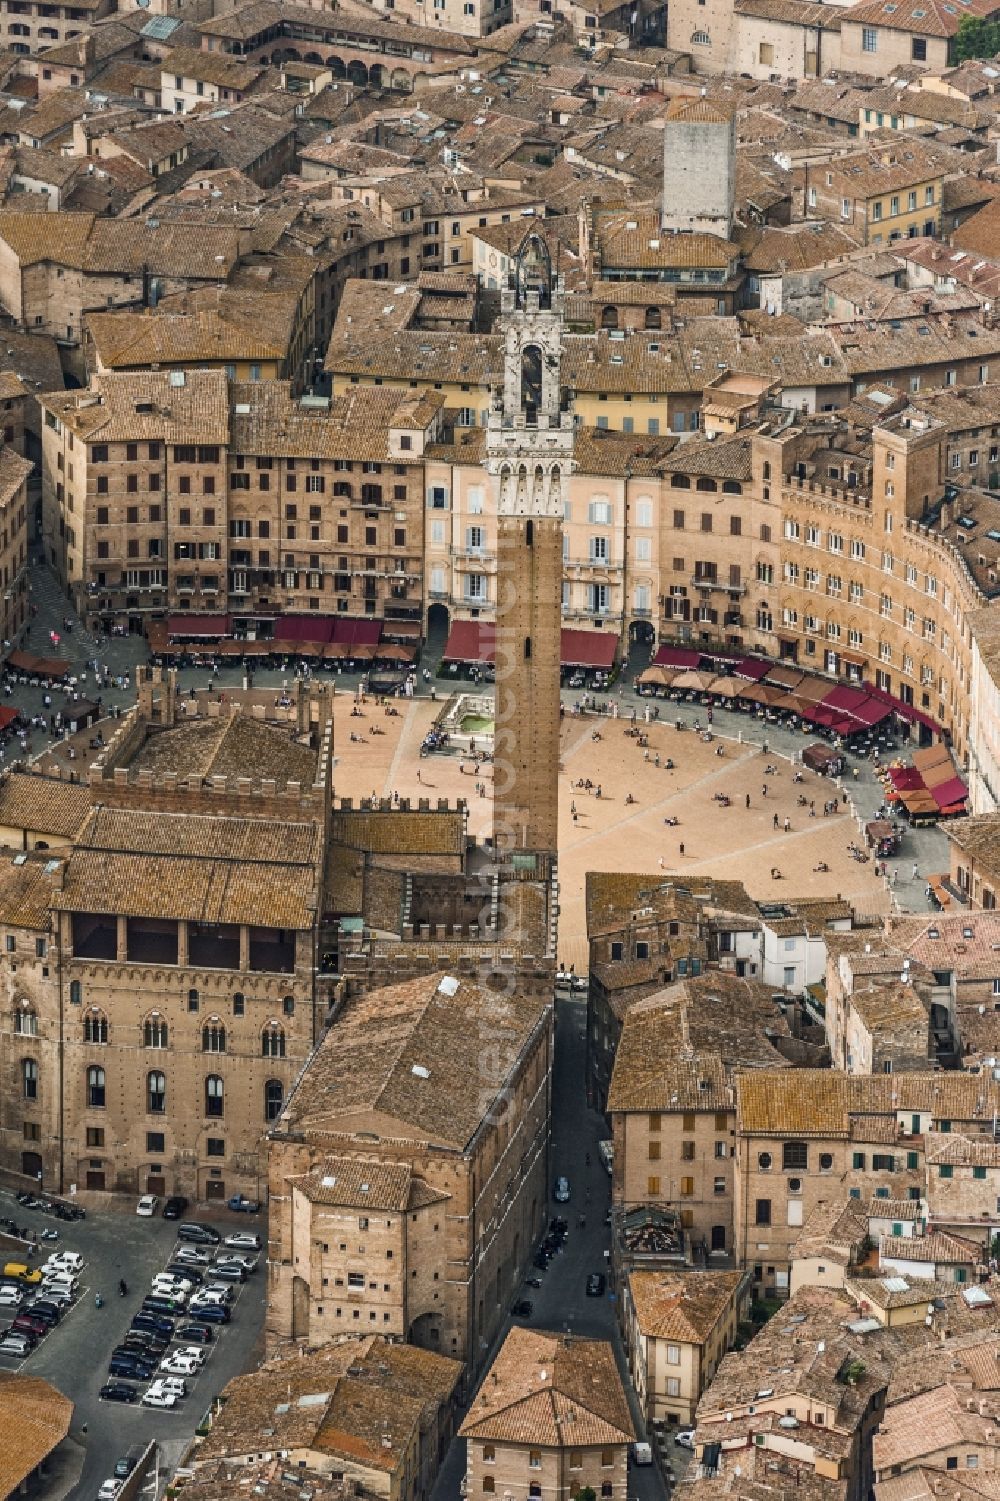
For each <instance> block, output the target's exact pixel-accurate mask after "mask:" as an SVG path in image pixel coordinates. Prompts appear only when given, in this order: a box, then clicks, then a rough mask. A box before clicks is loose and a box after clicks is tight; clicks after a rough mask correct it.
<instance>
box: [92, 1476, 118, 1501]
mask: <svg viewBox="0 0 1000 1501" xmlns="http://www.w3.org/2000/svg"><path fill="white" fill-rule="evenodd" d="M121 1488H122V1483H121V1481H120V1480H105V1481H104V1483H103V1485H102V1486H101V1488H100V1490H99V1491H98V1492H97V1501H114V1498H115V1496H117V1494H118V1492H119V1491H120V1490H121Z"/></svg>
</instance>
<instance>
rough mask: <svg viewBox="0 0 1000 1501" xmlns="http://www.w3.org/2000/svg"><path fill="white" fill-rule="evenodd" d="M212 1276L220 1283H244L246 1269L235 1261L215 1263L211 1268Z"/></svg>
mask: <svg viewBox="0 0 1000 1501" xmlns="http://www.w3.org/2000/svg"><path fill="white" fill-rule="evenodd" d="M212 1276H213V1277H216V1278H218V1279H219V1280H220V1281H222V1282H245V1281H246V1280H247V1273H246V1267H242V1266H240V1264H239V1263H238V1262H235V1261H217V1262H216V1263H215V1266H213V1268H212Z"/></svg>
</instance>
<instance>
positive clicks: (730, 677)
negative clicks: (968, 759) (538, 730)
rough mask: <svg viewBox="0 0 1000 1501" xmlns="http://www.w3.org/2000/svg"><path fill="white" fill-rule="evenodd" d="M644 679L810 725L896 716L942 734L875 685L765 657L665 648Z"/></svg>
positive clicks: (850, 730)
mask: <svg viewBox="0 0 1000 1501" xmlns="http://www.w3.org/2000/svg"><path fill="white" fill-rule="evenodd" d="M722 668H724V669H725V670H724V671H722V670H721V669H722ZM639 683H640V685H642V686H645V687H653V688H655V687H671V688H675V689H677V688H679V689H681V690H682V691H683V690H692V689H699V690H700V691H702V692H705V693H708V694H710V695H715V696H717V697H725V698H740V699H749V700H750V701H751V702H756V703H758V704H760V705H762V706H764V707H765V708H775V709H784V710H787V711H788V712H790V713H794V714H797V715H798V716H799V718H801V719H804V720H806V722H807V723H810V724H816V725H819V726H821V727H823V728H825V729H832V730H834V731H835V732H836V733H837V734H841V735H854V734H858V733H859V732H860V731H863V730H870V729H874V728H875V727H876V726H877V725H880V724H882V723H883V722H884V721H885V720H887V719H889V718H891V716H892V715H894V714H895V715H898V716H899V717H900V718H902V719H904V720H906V721H907V723H909V724H917V725H921V726H923V728H924V729H926V730H928V731H930V733H931V734H933V735H935V736H938V737H940V735H941V727H940V726H939V725H938V723H937V722H936V721H935V720H934V719H932V718H931V716H930V715H929V714H925V713H924V712H923V711H922V710H921V709H917V708H915V707H914V705H912V704H908V703H906V702H905V701H904V700H902V699H899V698H894V697H893V695H892V694H891V693H886V692H885V691H884V690H883V689H881V688H875V687H874V686H873V685H872V684H870V683H862V684H860V685H854V684H847V683H831V682H830V681H829V679H827V678H821V677H817V676H815V675H813V674H811V673H808V672H803V671H802V669H801V668H799V667H793V666H790V665H789V664H787V663H780V664H776V663H773V662H769V661H767V660H766V659H764V658H762V657H740V658H736V659H732V658H719V657H717V656H714V655H709V654H706V653H704V652H701V651H698V650H697V648H695V647H686V646H661V647H660V648H659V650H658V651H657V653H656V656H655V657H654V658H653V661H652V664H651V665H650V667H648V668H647V669H646V671H645V672H644V673H642V674H641V675H640V678H639Z"/></svg>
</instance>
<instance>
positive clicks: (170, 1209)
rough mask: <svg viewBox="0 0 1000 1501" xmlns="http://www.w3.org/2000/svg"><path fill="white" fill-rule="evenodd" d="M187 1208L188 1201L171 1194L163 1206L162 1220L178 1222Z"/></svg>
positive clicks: (181, 1195) (178, 1195)
mask: <svg viewBox="0 0 1000 1501" xmlns="http://www.w3.org/2000/svg"><path fill="white" fill-rule="evenodd" d="M187 1207H188V1201H187V1199H185V1197H184V1195H183V1194H171V1195H170V1197H169V1199H167V1200H166V1202H165V1203H164V1205H163V1218H164V1219H165V1220H179V1219H180V1217H181V1215H182V1214H183V1213H184V1211H185V1209H186V1208H187Z"/></svg>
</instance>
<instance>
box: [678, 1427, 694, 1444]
mask: <svg viewBox="0 0 1000 1501" xmlns="http://www.w3.org/2000/svg"><path fill="white" fill-rule="evenodd" d="M674 1443H675V1444H679V1445H680V1447H681V1448H682V1449H693V1448H694V1429H693V1428H682V1429H681V1430H680V1432H679V1433H675V1434H674Z"/></svg>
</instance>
